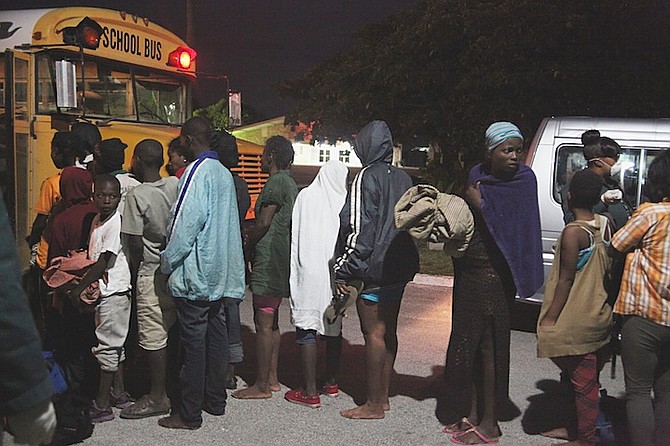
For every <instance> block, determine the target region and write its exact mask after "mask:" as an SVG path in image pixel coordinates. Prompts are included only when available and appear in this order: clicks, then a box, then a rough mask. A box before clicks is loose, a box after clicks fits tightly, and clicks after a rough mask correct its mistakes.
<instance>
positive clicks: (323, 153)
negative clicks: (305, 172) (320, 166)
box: [319, 149, 330, 163]
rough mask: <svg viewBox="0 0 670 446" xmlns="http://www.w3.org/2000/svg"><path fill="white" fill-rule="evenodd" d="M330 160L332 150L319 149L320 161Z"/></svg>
mask: <svg viewBox="0 0 670 446" xmlns="http://www.w3.org/2000/svg"><path fill="white" fill-rule="evenodd" d="M328 161H330V150H327V149H319V162H320V163H326V162H328Z"/></svg>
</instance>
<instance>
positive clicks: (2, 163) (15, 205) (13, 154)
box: [0, 50, 33, 265]
mask: <svg viewBox="0 0 670 446" xmlns="http://www.w3.org/2000/svg"><path fill="white" fill-rule="evenodd" d="M30 58H31V56H30V54H25V53H20V52H15V51H11V50H7V51H5V53H4V55H3V59H4V61H3V62H4V79H3V87H4V108H3V111H2V112H3V113H4V119H2V126H1V128H0V187H2V193H3V198H4V199H5V203H6V204H7V212H8V213H9V219H10V223H11V225H12V229H13V231H14V236H15V237H16V240H17V247H18V248H19V261H20V262H21V264H23V265H27V263H28V260H29V255H30V253H29V250H28V247H27V244H26V243H25V242H24V240H25V238H26V236H27V235H28V226H29V224H30V222H29V221H28V219H29V217H30V216H29V212H28V211H29V209H28V196H29V193H28V188H29V185H30V184H31V182H32V181H33V178H31V177H32V175H31V172H30V171H29V169H28V165H29V164H28V161H29V160H28V157H29V148H30V138H31V136H30V126H31V122H30V121H31V116H33V110H32V102H33V101H32V85H31V82H30V78H31V76H30V72H31V71H30V70H31V67H30ZM2 236H3V237H4V236H5V235H4V234H3V235H2Z"/></svg>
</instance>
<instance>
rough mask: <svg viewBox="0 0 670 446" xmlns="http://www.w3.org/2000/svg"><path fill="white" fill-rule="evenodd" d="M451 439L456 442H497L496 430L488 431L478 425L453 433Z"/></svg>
mask: <svg viewBox="0 0 670 446" xmlns="http://www.w3.org/2000/svg"><path fill="white" fill-rule="evenodd" d="M496 430H497V429H496ZM451 441H453V442H454V443H457V444H493V443H497V442H498V435H497V432H496V433H495V434H493V433H489V432H486V431H484V430H482V429H481V427H479V426H478V427H471V428H470V429H468V430H467V431H465V432H463V433H461V434H457V435H454V436H453V437H451Z"/></svg>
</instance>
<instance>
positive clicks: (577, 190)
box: [568, 169, 603, 211]
mask: <svg viewBox="0 0 670 446" xmlns="http://www.w3.org/2000/svg"><path fill="white" fill-rule="evenodd" d="M602 187H603V179H602V178H601V177H600V176H599V175H598V174H596V173H595V172H593V171H591V170H589V169H584V170H580V171H579V172H577V173H575V175H574V176H573V177H572V181H570V189H569V190H568V191H569V193H568V204H569V205H570V208H571V209H586V210H589V211H590V210H591V209H592V208H593V206H595V204H596V203H598V200H600V195H601V190H602Z"/></svg>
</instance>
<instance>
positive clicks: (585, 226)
mask: <svg viewBox="0 0 670 446" xmlns="http://www.w3.org/2000/svg"><path fill="white" fill-rule="evenodd" d="M598 221H599V219H598V215H596V228H598V230H596V231H594V230H593V226H591V225H589V224H587V223H585V222H583V221H580V220H575V221H571V222H570V223H568V224H567V225H566V226H579V227H580V228H582V229H583V230H584V231H586V233H587V234H589V241H590V244H589V246H593V245H594V244H595V236H596V234H597V233H598V232H599V229H600V225H599V223H598ZM601 237H602V236H601Z"/></svg>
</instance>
